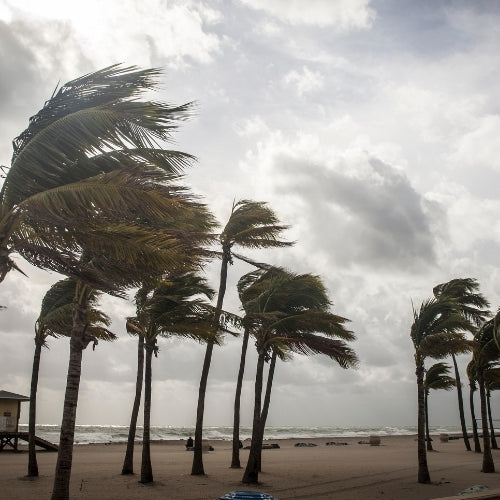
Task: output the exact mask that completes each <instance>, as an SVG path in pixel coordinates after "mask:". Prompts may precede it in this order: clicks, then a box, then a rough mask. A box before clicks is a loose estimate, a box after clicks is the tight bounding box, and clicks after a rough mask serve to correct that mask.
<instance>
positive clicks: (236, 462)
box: [231, 328, 250, 469]
mask: <svg viewBox="0 0 500 500" xmlns="http://www.w3.org/2000/svg"><path fill="white" fill-rule="evenodd" d="M249 337H250V331H249V330H248V328H245V332H244V334H243V342H242V345H241V358H240V368H239V370H238V380H237V382H236V394H235V396H234V419H233V453H232V458H231V469H239V468H241V464H240V407H241V388H242V386H243V375H244V373H245V360H246V355H247V348H248V338H249Z"/></svg>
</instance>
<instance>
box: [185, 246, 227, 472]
mask: <svg viewBox="0 0 500 500" xmlns="http://www.w3.org/2000/svg"><path fill="white" fill-rule="evenodd" d="M229 252H230V249H227V250H224V251H223V254H222V263H221V270H220V283H219V294H218V295H217V305H216V306H215V316H214V322H215V324H216V325H218V324H219V318H220V313H221V311H222V304H223V302H224V295H225V293H226V283H227V266H228V263H229V256H230V253H229ZM213 350H214V342H213V341H211V340H209V341H208V343H207V350H206V351H205V359H204V360H203V368H202V371H201V378H200V388H199V391H198V406H197V409H196V428H195V431H194V452H193V466H192V468H191V474H192V475H193V476H196V475H202V474H205V469H204V467H203V455H202V441H203V416H204V413H205V395H206V393H207V382H208V374H209V372H210V363H211V361H212V352H213Z"/></svg>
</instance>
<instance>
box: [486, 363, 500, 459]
mask: <svg viewBox="0 0 500 500" xmlns="http://www.w3.org/2000/svg"><path fill="white" fill-rule="evenodd" d="M484 384H485V388H486V402H487V410H488V421H489V423H490V432H491V449H492V450H498V444H497V440H496V437H495V426H494V425H493V415H492V412H491V401H490V400H491V391H496V390H498V389H499V388H500V366H499V363H498V362H494V363H490V365H489V367H488V368H487V369H486V370H485V371H484Z"/></svg>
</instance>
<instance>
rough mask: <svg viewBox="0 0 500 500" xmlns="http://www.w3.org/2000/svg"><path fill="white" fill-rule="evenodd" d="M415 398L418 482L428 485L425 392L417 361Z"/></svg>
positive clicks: (421, 364) (420, 363)
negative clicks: (416, 405) (416, 402)
mask: <svg viewBox="0 0 500 500" xmlns="http://www.w3.org/2000/svg"><path fill="white" fill-rule="evenodd" d="M415 373H416V375H417V398H418V420H417V432H418V440H417V454H418V482H419V483H424V484H426V483H430V482H431V477H430V474H429V467H428V466H427V453H426V450H425V395H424V393H425V390H424V364H423V362H421V361H420V360H417V369H416V372H415Z"/></svg>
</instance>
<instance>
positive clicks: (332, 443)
mask: <svg viewBox="0 0 500 500" xmlns="http://www.w3.org/2000/svg"><path fill="white" fill-rule="evenodd" d="M326 446H347V443H344V442H337V441H328V443H326Z"/></svg>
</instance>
